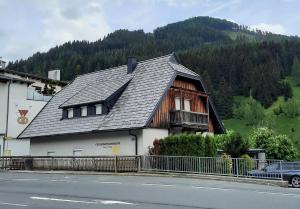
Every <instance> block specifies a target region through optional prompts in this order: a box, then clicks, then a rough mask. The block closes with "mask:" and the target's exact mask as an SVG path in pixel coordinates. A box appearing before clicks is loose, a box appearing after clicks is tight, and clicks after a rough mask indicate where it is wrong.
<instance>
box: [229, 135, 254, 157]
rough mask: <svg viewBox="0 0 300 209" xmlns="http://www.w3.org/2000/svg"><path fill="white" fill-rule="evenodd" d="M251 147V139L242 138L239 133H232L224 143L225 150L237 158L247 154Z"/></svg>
mask: <svg viewBox="0 0 300 209" xmlns="http://www.w3.org/2000/svg"><path fill="white" fill-rule="evenodd" d="M249 148H250V143H249V141H248V140H247V139H245V138H242V136H241V135H240V134H239V133H234V134H232V135H231V136H230V137H229V138H228V140H227V141H226V142H225V144H224V152H225V153H227V154H229V155H230V156H231V157H233V158H237V157H240V156H241V155H243V154H245V153H246V152H247V151H248V149H249Z"/></svg>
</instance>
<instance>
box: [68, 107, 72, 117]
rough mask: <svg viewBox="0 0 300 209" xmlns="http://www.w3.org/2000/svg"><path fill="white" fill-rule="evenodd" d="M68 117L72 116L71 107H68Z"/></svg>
mask: <svg viewBox="0 0 300 209" xmlns="http://www.w3.org/2000/svg"><path fill="white" fill-rule="evenodd" d="M68 118H73V108H70V109H68Z"/></svg>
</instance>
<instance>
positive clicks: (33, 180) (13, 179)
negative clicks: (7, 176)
mask: <svg viewBox="0 0 300 209" xmlns="http://www.w3.org/2000/svg"><path fill="white" fill-rule="evenodd" d="M11 180H13V181H39V180H40V179H11Z"/></svg>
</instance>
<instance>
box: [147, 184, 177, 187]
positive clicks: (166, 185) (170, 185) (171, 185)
mask: <svg viewBox="0 0 300 209" xmlns="http://www.w3.org/2000/svg"><path fill="white" fill-rule="evenodd" d="M141 185H143V186H160V187H175V186H176V185H173V184H141Z"/></svg>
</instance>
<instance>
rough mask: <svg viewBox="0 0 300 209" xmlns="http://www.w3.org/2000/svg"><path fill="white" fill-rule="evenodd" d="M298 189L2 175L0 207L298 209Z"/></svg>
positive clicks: (186, 181)
mask: <svg viewBox="0 0 300 209" xmlns="http://www.w3.org/2000/svg"><path fill="white" fill-rule="evenodd" d="M299 201H300V189H293V188H281V187H276V186H265V185H257V184H246V183H237V182H225V181H211V180H198V179H187V178H172V177H144V176H113V175H64V174H34V173H6V172H5V173H0V208H1V209H20V208H24V209H26V208H28V209H50V208H51V209H79V208H80V209H85V208H88V209H94V208H101V209H121V208H122V209H127V208H132V209H135V208H136V209H169V208H172V209H173V208H178V209H194V208H195V209H256V208H257V209H268V208H270V209H289V208H291V209H295V208H299Z"/></svg>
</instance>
